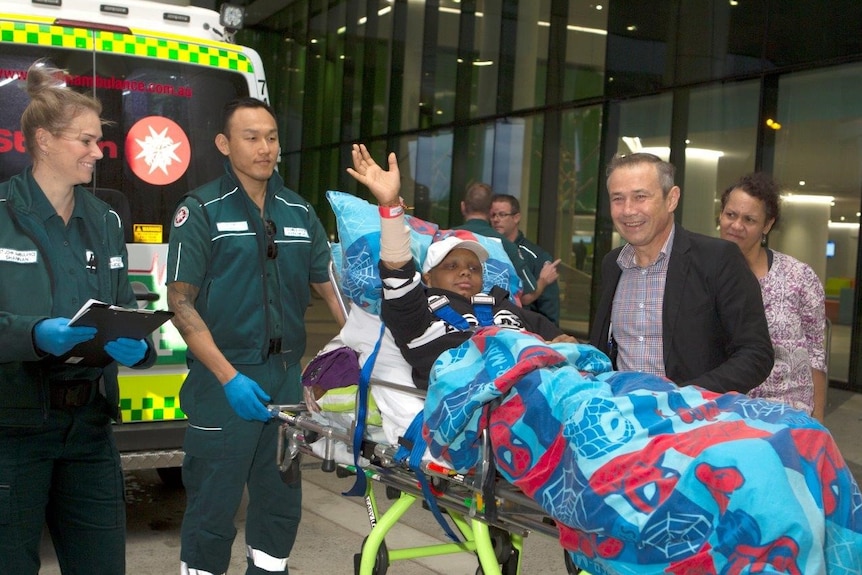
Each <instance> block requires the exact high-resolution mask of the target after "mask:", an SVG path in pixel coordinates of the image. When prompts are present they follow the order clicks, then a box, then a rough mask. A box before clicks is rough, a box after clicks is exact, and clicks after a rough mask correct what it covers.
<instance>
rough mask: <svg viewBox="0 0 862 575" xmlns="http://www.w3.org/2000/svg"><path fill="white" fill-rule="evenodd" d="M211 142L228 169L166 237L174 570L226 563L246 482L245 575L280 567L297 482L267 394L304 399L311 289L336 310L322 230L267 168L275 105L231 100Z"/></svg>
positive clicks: (293, 526) (193, 200)
mask: <svg viewBox="0 0 862 575" xmlns="http://www.w3.org/2000/svg"><path fill="white" fill-rule="evenodd" d="M215 144H216V147H217V148H218V150H219V151H220V152H221V153H222V154H224V155H225V156H226V158H227V161H226V162H225V174H224V175H222V176H221V177H220V178H218V179H217V180H215V181H213V182H210V183H208V184H206V185H204V186H202V187H201V188H199V189H197V190H194V191H193V192H191V193H190V194H188V195H187V196H186V198H185V199H184V200H183V201H182V202H181V203H180V206H179V208H178V209H177V211H176V213H175V215H174V221H173V228H172V230H171V236H170V244H169V247H168V264H167V269H168V304H169V306H170V309H171V310H172V311H174V312H175V314H176V315H175V316H174V319H173V321H174V323H175V324H176V326H177V329H178V330H179V332H180V333H181V334H182V336H183V338H184V339H185V341H186V343H187V344H188V364H189V374H188V376H187V378H186V380H185V382H184V383H183V386H182V389H181V391H180V405H181V407H182V409H183V411H184V412H185V414H186V415H187V416H188V421H189V427H188V430H187V432H186V437H185V445H184V449H185V459H184V460H183V484H184V485H185V488H186V493H187V505H186V512H185V517H184V518H183V525H182V531H181V551H180V560H181V572H182V573H190V574H203V573H224V572H225V571H227V568H228V564H229V562H230V553H231V545H232V543H233V540H234V537H235V536H236V528H235V527H234V516H235V515H236V512H237V509H238V508H239V505H240V502H241V500H242V496H243V490H244V489H245V488H246V487H247V488H248V511H247V521H246V530H245V535H246V541H245V542H246V548H247V561H248V569H247V571H246V573H248V574H251V573H255V574H262V573H287V572H288V565H287V560H288V557H289V555H290V552H291V549H292V547H293V542H294V540H295V539H296V530H297V527H298V525H299V519H300V512H301V503H302V502H301V485H300V478H299V477H298V476H297V477H295V478H294V479H293V480H292V481H290V482H289V483H285V482H284V481H282V477H281V475H280V474H279V471H278V468H277V466H276V441H277V431H278V422H277V421H271V417H272V414H271V413H270V411H268V409H267V404H270V403H271V404H290V403H298V402H299V401H300V400H302V398H303V392H302V388H301V384H300V366H299V361H300V358H301V357H302V354H303V352H304V351H305V327H304V315H305V310H306V308H307V307H308V304H309V298H310V295H311V294H310V291H311V288H313V289H314V290H315V291H316V292H317V293H318V294H320V295H321V296H322V297H323V299H324V300H325V302H326V304H327V305H328V306H329V309H330V311H331V312H332V314H333V316H334V317H335V318H336V320H337V321H338V322H339V324H342V325H343V323H344V317H343V315H342V313H341V310H340V308H339V306H338V302H337V300H336V296H335V292H334V291H333V288H332V286H331V285H330V283H329V276H328V265H329V258H330V256H329V245H328V242H327V238H326V234H325V232H324V230H323V227H322V226H321V224H320V221H319V220H318V219H317V216H316V215H315V213H314V209H313V208H312V207H311V205H310V204H309V203H308V202H306V201H305V200H304V199H302V198H301V197H300V196H299V195H297V194H296V193H294V192H292V191H291V190H289V189H287V188H285V187H284V182H283V180H282V179H281V177H280V176H279V175H278V173H277V172H276V162H277V161H278V157H279V141H278V130H277V123H276V118H275V112H274V111H273V110H272V108H270V106H269V105H268V104H266V103H264V102H262V101H260V100H256V99H254V98H241V99H238V100H234V101H233V102H230V103H228V104H227V105H226V106H225V109H224V115H223V118H222V132H221V133H220V134H218V135H217V136H216V138H215Z"/></svg>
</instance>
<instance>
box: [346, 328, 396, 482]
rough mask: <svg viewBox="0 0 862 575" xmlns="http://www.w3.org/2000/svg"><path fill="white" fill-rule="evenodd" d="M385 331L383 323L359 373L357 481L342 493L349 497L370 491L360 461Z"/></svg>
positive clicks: (355, 447)
mask: <svg viewBox="0 0 862 575" xmlns="http://www.w3.org/2000/svg"><path fill="white" fill-rule="evenodd" d="M385 331H386V326H385V325H383V323H382V322H381V323H380V335H379V336H378V337H377V343H375V344H374V351H372V352H371V355H369V356H368V359H366V360H365V365H363V366H362V371H360V372H359V405H358V406H357V413H356V425H355V427H354V429H353V466H354V467H355V468H356V481H355V482H354V483H353V487H351V488H350V490H349V491H345V492H344V493H342V495H345V496H348V497H350V496H356V495H359V496H363V497H364V496H365V494H366V492H367V490H368V479H367V478H366V477H365V472H364V471H363V470H362V466H361V465H360V464H359V459H360V457H361V452H362V440H363V439H364V437H365V419H366V417H367V416H368V388H369V384H370V382H371V372H373V371H374V363H375V362H376V361H377V353H378V352H379V351H380V344H381V343H382V342H383V334H384V332H385Z"/></svg>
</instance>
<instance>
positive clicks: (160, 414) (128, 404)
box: [120, 373, 186, 423]
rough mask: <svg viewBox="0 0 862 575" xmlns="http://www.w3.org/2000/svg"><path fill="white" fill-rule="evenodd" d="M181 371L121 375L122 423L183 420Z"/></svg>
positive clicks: (182, 377)
mask: <svg viewBox="0 0 862 575" xmlns="http://www.w3.org/2000/svg"><path fill="white" fill-rule="evenodd" d="M183 380H185V374H184V373H171V374H152V375H150V374H147V375H121V376H120V411H121V413H122V416H123V423H133V422H136V421H171V420H174V419H185V418H186V414H185V413H183V410H182V409H180V388H181V387H182V384H183Z"/></svg>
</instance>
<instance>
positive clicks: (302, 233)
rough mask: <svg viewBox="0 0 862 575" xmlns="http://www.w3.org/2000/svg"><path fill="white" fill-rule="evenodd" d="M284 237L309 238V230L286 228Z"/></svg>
mask: <svg viewBox="0 0 862 575" xmlns="http://www.w3.org/2000/svg"><path fill="white" fill-rule="evenodd" d="M284 235H285V236H286V237H288V238H307V237H308V230H307V229H305V228H284Z"/></svg>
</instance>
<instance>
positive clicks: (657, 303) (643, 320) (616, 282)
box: [590, 153, 773, 393]
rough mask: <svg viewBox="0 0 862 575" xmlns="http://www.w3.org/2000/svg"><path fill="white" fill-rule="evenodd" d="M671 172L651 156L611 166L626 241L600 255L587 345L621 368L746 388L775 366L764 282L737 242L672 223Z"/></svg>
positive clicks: (716, 387)
mask: <svg viewBox="0 0 862 575" xmlns="http://www.w3.org/2000/svg"><path fill="white" fill-rule="evenodd" d="M674 172H675V170H674V166H673V164H671V163H669V162H665V161H663V160H661V159H660V158H659V157H657V156H654V155H653V154H647V153H636V154H630V155H626V156H616V157H614V158H613V160H611V162H610V164H609V165H608V168H607V178H608V179H607V188H608V195H609V197H610V210H611V218H612V219H613V222H614V227H615V228H616V230H617V232H619V234H620V235H621V236H622V237H623V239H624V240H626V242H627V243H626V245H624V246H623V247H621V248H617V249H615V250H612V251H611V252H610V253H608V254H607V255H606V256H605V258H604V260H603V261H602V275H601V278H602V285H601V299H600V300H599V305H598V308H597V311H596V315H595V317H594V318H593V322H592V328H591V330H590V343H591V344H592V345H594V346H595V347H597V348H599V349H600V350H602V351H603V352H605V353H607V354H608V355H609V356H610V357H611V359H612V360H614V365H615V368H616V369H618V370H621V371H643V372H646V373H653V374H656V375H661V376H666V377H668V378H669V379H671V380H672V381H674V382H675V383H677V385H690V384H696V385H699V386H701V387H704V388H706V389H709V390H711V391H714V392H717V393H726V392H728V391H738V392H740V393H746V392H748V391H750V390H752V389H753V388H754V387H756V386H758V385H760V383H761V382H763V380H765V379H766V377H767V376H768V375H769V372H770V370H771V369H772V361H773V351H772V342H771V341H770V339H769V329H768V328H767V325H766V315H765V314H764V311H763V300H762V299H761V296H760V286H759V285H758V283H757V278H755V277H754V274H752V273H751V270H750V269H749V268H748V264H747V263H746V261H745V258H744V257H743V256H742V252H740V251H739V248H738V247H737V246H736V245H735V244H733V243H732V242H728V241H726V240H722V239H718V238H712V237H708V236H704V235H701V234H696V233H693V232H689V231H688V230H685V229H683V228H682V226H679V225H676V224H675V223H674V210H676V207H677V204H678V203H679V197H680V189H679V186H676V185H674Z"/></svg>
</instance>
